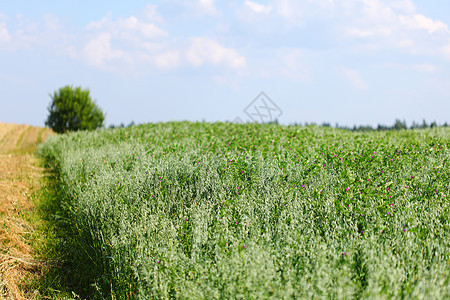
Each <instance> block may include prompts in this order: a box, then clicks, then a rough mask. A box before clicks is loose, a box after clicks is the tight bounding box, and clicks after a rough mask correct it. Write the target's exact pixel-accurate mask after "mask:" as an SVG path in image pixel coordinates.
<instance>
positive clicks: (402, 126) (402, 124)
mask: <svg viewBox="0 0 450 300" xmlns="http://www.w3.org/2000/svg"><path fill="white" fill-rule="evenodd" d="M295 125H302V124H298V123H296V124H295ZM304 125H305V126H308V125H317V124H316V123H305V124H304ZM319 126H322V127H332V126H331V124H330V123H326V122H324V123H322V124H321V125H319ZM436 127H449V125H448V123H447V122H445V123H444V124H442V125H439V124H437V123H436V121H433V122H431V123H430V124H428V123H427V122H426V121H425V120H423V121H422V123H416V122H415V121H414V122H413V123H412V124H411V126H408V125H407V124H406V121H400V120H399V119H397V120H395V123H394V124H393V125H391V126H388V125H382V124H378V126H377V127H372V126H371V125H359V126H357V125H354V126H353V127H349V126H340V125H339V124H338V123H336V125H335V126H334V128H338V129H344V130H349V131H388V130H406V129H425V128H436Z"/></svg>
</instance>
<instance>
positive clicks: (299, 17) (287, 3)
mask: <svg viewBox="0 0 450 300" xmlns="http://www.w3.org/2000/svg"><path fill="white" fill-rule="evenodd" d="M274 5H275V10H276V12H277V14H278V15H280V16H281V17H282V18H284V19H286V20H287V21H289V22H292V23H295V24H299V23H303V22H304V20H303V16H304V15H303V12H302V9H301V6H300V1H296V0H276V1H275V3H274Z"/></svg>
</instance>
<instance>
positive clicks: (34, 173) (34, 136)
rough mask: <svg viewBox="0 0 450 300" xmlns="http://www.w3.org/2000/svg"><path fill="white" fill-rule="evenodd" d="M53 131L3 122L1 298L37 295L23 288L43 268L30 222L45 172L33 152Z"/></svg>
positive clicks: (0, 146) (0, 127)
mask: <svg viewBox="0 0 450 300" xmlns="http://www.w3.org/2000/svg"><path fill="white" fill-rule="evenodd" d="M51 134H53V132H52V131H51V130H49V129H47V128H39V127H32V126H28V125H17V124H6V123H0V299H3V298H6V299H23V298H33V295H29V294H26V293H24V292H23V290H21V289H20V284H21V282H22V280H23V279H24V278H26V277H27V276H31V275H32V274H33V273H36V272H37V271H38V270H39V263H38V262H37V261H36V260H35V259H34V257H33V249H32V247H31V246H30V241H31V239H32V235H33V231H34V229H33V227H32V226H31V225H30V224H29V222H28V221H27V219H28V215H29V213H30V211H31V210H32V209H33V201H32V199H31V198H32V194H33V192H34V191H36V189H38V188H39V185H40V178H41V175H42V170H41V168H39V167H38V164H37V162H36V158H35V156H34V155H33V151H34V150H35V149H36V147H37V145H38V144H39V143H40V142H41V141H44V140H45V139H46V138H47V137H48V136H49V135H51Z"/></svg>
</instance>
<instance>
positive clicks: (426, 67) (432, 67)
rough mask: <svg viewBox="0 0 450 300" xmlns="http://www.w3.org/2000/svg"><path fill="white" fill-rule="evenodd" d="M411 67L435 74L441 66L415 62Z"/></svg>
mask: <svg viewBox="0 0 450 300" xmlns="http://www.w3.org/2000/svg"><path fill="white" fill-rule="evenodd" d="M411 69H413V70H415V71H418V72H422V73H429V74H433V73H436V72H437V71H439V67H438V66H435V65H432V64H415V65H412V66H411Z"/></svg>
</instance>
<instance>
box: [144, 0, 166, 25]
mask: <svg viewBox="0 0 450 300" xmlns="http://www.w3.org/2000/svg"><path fill="white" fill-rule="evenodd" d="M143 15H144V17H145V18H146V19H147V20H149V21H151V22H156V23H163V22H164V18H163V16H161V14H160V13H159V12H158V7H157V6H156V5H151V4H149V5H147V6H146V7H145V8H144V10H143Z"/></svg>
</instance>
